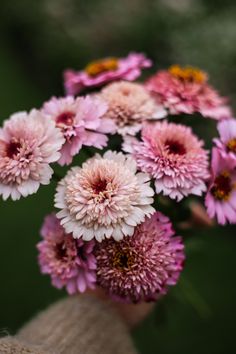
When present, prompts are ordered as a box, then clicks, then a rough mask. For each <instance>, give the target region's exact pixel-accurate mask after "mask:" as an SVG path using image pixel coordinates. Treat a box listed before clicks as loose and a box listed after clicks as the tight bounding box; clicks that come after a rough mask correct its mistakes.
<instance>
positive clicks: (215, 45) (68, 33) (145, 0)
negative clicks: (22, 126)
mask: <svg viewBox="0 0 236 354" xmlns="http://www.w3.org/2000/svg"><path fill="white" fill-rule="evenodd" d="M235 43H236V2H235V0H224V1H222V0H119V1H117V0H114V1H113V0H94V1H93V0H86V1H82V0H20V1H17V0H15V1H12V0H1V2H0V79H1V81H0V82H1V89H0V120H1V121H3V120H4V119H6V118H8V117H9V115H10V114H11V113H13V112H15V111H19V110H29V109H30V108H32V107H40V105H41V104H42V102H43V101H45V100H47V99H49V98H50V97H51V96H52V95H57V96H59V95H62V94H63V87H62V75H61V74H62V71H63V69H64V68H66V67H72V68H82V67H83V66H84V65H85V64H86V63H87V62H88V61H90V60H92V59H96V58H99V57H104V56H108V55H112V56H113V55H114V56H125V55H126V54H127V53H128V52H129V51H130V50H134V51H142V52H145V53H146V54H147V55H148V56H149V57H151V58H152V59H153V60H154V62H155V67H154V70H155V69H157V68H162V67H166V66H168V65H170V64H172V63H180V64H191V65H196V66H199V67H201V68H203V69H205V70H206V71H208V72H209V73H210V77H211V82H212V84H214V85H216V86H217V87H218V88H219V90H220V91H221V93H222V94H224V95H226V96H229V97H230V100H231V104H232V106H234V108H236V80H235V78H236V63H235V62H236V46H235ZM205 123H206V121H205V120H204V121H203V120H202V124H205ZM205 126H206V125H204V126H203V128H204V129H206V130H207V129H211V128H209V127H207V126H206V128H205ZM54 189H55V183H54V182H52V183H51V185H50V186H47V187H41V188H40V191H39V193H37V195H34V196H31V197H28V198H26V199H21V200H20V201H18V202H14V203H13V202H11V201H8V202H5V203H4V202H3V201H2V200H1V201H0V225H1V231H0V332H2V333H4V332H6V331H7V332H10V333H15V331H16V330H17V329H18V328H19V327H20V326H21V325H22V324H23V323H24V322H25V321H27V320H28V319H29V318H30V317H31V316H33V315H34V314H35V313H36V312H37V311H39V310H40V309H43V308H45V306H46V305H48V304H50V303H52V302H53V301H55V300H56V299H58V298H59V297H61V296H65V294H64V293H63V292H60V291H57V290H55V289H53V288H52V287H51V285H50V281H49V279H48V278H47V277H44V276H41V275H40V273H39V269H38V266H37V262H36V256H37V253H36V250H35V245H36V243H37V242H38V240H39V232H38V230H39V228H40V225H41V223H42V220H43V217H44V215H45V214H46V213H48V212H50V211H51V210H52V208H53V193H54ZM235 231H236V228H235V227H234V226H227V227H224V228H221V227H214V228H212V229H207V230H204V229H200V228H199V229H195V230H194V231H193V232H192V233H191V235H189V237H191V240H192V241H191V242H190V245H189V247H188V259H187V262H186V268H185V271H184V274H183V278H182V279H181V281H180V282H179V284H178V286H177V287H176V288H175V289H173V290H171V291H170V293H169V295H168V296H166V297H165V298H164V299H163V300H162V301H160V302H159V303H158V304H157V306H156V309H155V311H154V312H153V314H152V315H151V316H150V317H149V318H148V319H147V320H146V321H145V323H143V324H141V325H140V326H139V327H138V328H137V329H136V330H135V331H134V333H133V337H134V341H135V343H136V346H137V348H138V350H139V351H140V353H141V354H155V353H158V354H175V353H176V354H179V353H181V354H195V353H196V354H199V353H201V354H204V353H207V354H225V353H227V354H231V353H235V352H236V343H235V317H236V301H235V299H236V284H235V280H236V276H235V270H236V235H235ZM124 354H125V353H124Z"/></svg>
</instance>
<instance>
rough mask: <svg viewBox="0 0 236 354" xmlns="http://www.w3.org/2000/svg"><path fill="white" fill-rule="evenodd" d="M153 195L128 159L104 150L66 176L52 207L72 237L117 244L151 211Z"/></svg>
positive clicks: (141, 174) (134, 165)
mask: <svg viewBox="0 0 236 354" xmlns="http://www.w3.org/2000/svg"><path fill="white" fill-rule="evenodd" d="M153 194H154V191H153V190H152V188H151V187H150V185H149V177H148V176H147V175H146V174H145V173H137V166H136V163H135V161H134V159H133V158H131V156H129V157H128V156H126V155H124V154H122V153H116V152H114V151H107V152H106V153H105V154H104V155H103V157H102V156H100V155H98V154H97V155H95V157H94V158H92V159H89V160H88V161H86V162H85V163H84V164H83V165H82V168H80V167H74V168H72V169H71V170H70V171H69V172H68V173H67V175H66V177H65V178H64V179H63V180H62V181H60V182H59V184H58V187H57V192H56V195H55V207H56V208H59V209H61V210H60V211H59V212H58V214H57V216H58V218H60V219H61V224H62V225H63V227H64V228H65V230H66V232H67V233H70V232H71V233H73V236H74V237H75V238H82V239H83V240H85V241H89V240H91V239H93V238H96V239H97V240H98V241H99V242H101V241H102V240H103V239H104V238H110V237H113V238H114V239H115V240H116V241H119V240H121V239H122V238H123V237H125V236H132V235H133V233H134V227H135V226H136V225H138V224H140V223H141V222H142V221H143V220H144V218H145V216H146V215H148V216H150V215H151V214H152V213H153V212H154V209H153V207H152V206H151V204H152V202H153V198H152V196H153Z"/></svg>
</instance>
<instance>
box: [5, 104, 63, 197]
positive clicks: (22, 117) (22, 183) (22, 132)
mask: <svg viewBox="0 0 236 354" xmlns="http://www.w3.org/2000/svg"><path fill="white" fill-rule="evenodd" d="M63 143H64V138H63V135H62V133H61V132H60V130H59V129H58V128H56V126H55V122H53V121H49V120H47V119H45V117H44V116H43V115H42V114H41V112H39V111H37V110H36V109H34V110H32V111H31V112H30V113H29V114H28V113H26V112H19V113H16V114H14V115H12V116H11V117H10V119H8V120H6V121H5V123H4V125H3V128H1V129H0V194H1V195H2V197H3V199H4V200H6V199H7V198H8V197H11V198H12V199H13V200H16V199H19V198H20V197H21V196H24V197H26V196H27V195H30V194H33V193H36V192H37V190H38V188H39V186H40V184H49V182H50V179H51V177H52V174H53V170H52V168H51V167H50V166H49V164H50V163H52V162H55V161H58V159H59V158H60V156H61V155H60V153H59V150H60V149H61V147H62V145H63Z"/></svg>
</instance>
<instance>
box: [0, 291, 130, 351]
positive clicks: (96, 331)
mask: <svg viewBox="0 0 236 354" xmlns="http://www.w3.org/2000/svg"><path fill="white" fill-rule="evenodd" d="M0 353H1V354H3V353H4V354H5V353H9V354H10V353H21V354H26V353H27V354H29V353H33V354H137V352H136V351H135V349H134V347H133V344H132V341H131V338H130V336H129V333H128V329H127V327H126V325H125V324H124V323H123V321H122V320H121V318H120V317H119V316H118V314H117V313H116V312H114V311H113V310H112V309H111V307H110V305H109V304H106V303H104V302H102V301H100V300H98V299H96V298H95V297H93V296H91V295H84V296H79V297H78V296H77V297H70V298H67V299H65V300H61V301H59V302H57V303H56V304H54V305H52V306H50V307H49V308H48V309H47V310H46V311H43V312H42V313H40V314H39V315H37V316H36V317H35V318H34V319H33V320H31V321H30V322H29V323H28V324H26V325H25V326H24V327H23V328H22V329H21V330H20V331H19V333H18V334H17V335H16V336H15V337H14V338H13V337H5V338H2V339H0Z"/></svg>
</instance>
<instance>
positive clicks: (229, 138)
mask: <svg viewBox="0 0 236 354" xmlns="http://www.w3.org/2000/svg"><path fill="white" fill-rule="evenodd" d="M217 128H218V131H219V134H220V138H219V139H218V138H216V139H214V142H215V144H216V145H217V147H218V148H219V149H220V152H221V154H222V156H223V157H224V158H227V157H228V156H229V157H230V158H232V159H233V160H235V161H236V120H235V119H233V118H232V119H227V120H224V121H222V122H219V123H218V125H217Z"/></svg>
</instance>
